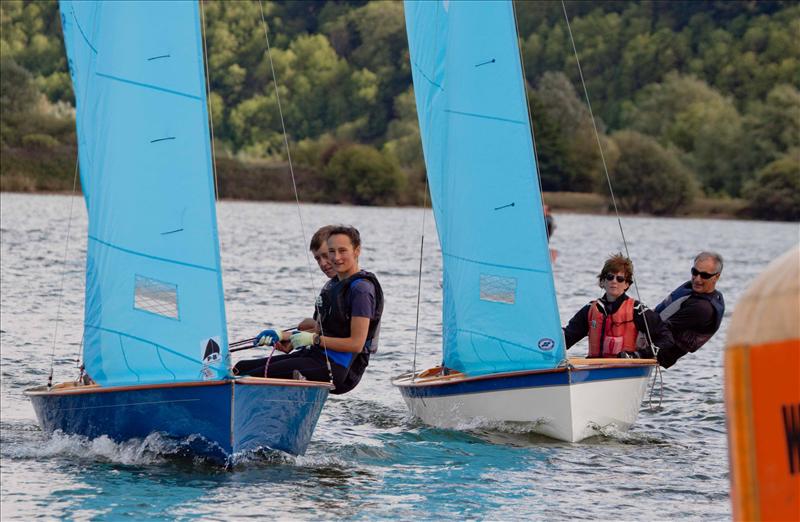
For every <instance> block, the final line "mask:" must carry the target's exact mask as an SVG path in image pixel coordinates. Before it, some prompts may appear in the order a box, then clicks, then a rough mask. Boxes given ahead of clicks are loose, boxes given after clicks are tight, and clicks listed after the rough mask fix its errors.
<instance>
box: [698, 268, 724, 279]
mask: <svg viewBox="0 0 800 522" xmlns="http://www.w3.org/2000/svg"><path fill="white" fill-rule="evenodd" d="M718 274H719V272H715V273H713V274H709V273H708V272H701V271H700V270H698V269H696V268H695V267H692V277H695V276H700V277H701V278H703V279H711V278H712V277H714V276H715V275H718Z"/></svg>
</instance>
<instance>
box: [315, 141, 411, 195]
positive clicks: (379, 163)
mask: <svg viewBox="0 0 800 522" xmlns="http://www.w3.org/2000/svg"><path fill="white" fill-rule="evenodd" d="M324 176H325V179H326V181H327V183H328V185H329V186H330V187H331V190H332V194H334V195H335V196H334V197H336V198H337V199H338V200H339V202H341V203H355V204H356V205H382V204H392V203H395V202H396V200H397V198H398V196H399V193H400V191H401V190H402V189H403V188H404V185H405V178H404V177H403V174H402V172H401V171H400V169H399V167H398V166H397V165H396V164H395V162H394V161H392V159H390V158H387V157H386V156H384V155H383V154H381V153H380V152H378V151H377V150H375V149H374V148H373V147H369V146H367V145H349V146H345V147H341V148H339V149H338V150H337V151H336V152H335V153H334V154H333V156H332V157H331V159H330V161H329V162H328V164H327V165H326V166H325V171H324Z"/></svg>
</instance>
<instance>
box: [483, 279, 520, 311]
mask: <svg viewBox="0 0 800 522" xmlns="http://www.w3.org/2000/svg"><path fill="white" fill-rule="evenodd" d="M480 287H481V300H483V301H493V302H495V303H506V304H514V302H515V301H516V297H517V279H516V278H515V277H503V276H497V275H488V274H481V285H480Z"/></svg>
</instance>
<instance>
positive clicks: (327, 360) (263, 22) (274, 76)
mask: <svg viewBox="0 0 800 522" xmlns="http://www.w3.org/2000/svg"><path fill="white" fill-rule="evenodd" d="M258 8H259V10H260V11H261V25H262V27H263V28H264V40H265V41H266V42H267V57H268V58H269V67H270V70H271V71H272V83H273V85H274V87H275V100H276V102H277V105H278V116H279V117H280V120H281V130H282V132H283V144H284V147H285V148H286V158H287V160H288V162H289V174H291V177H292V190H293V191H294V201H295V205H296V207H297V216H298V218H299V219H300V233H301V241H300V243H301V244H304V243H305V237H306V231H305V224H304V222H303V213H302V211H301V209H300V196H299V195H298V193H297V181H296V179H295V176H294V167H293V166H292V153H291V150H290V148H289V137H288V134H287V133H286V124H285V123H284V119H283V108H282V106H281V96H280V93H279V92H278V76H277V74H276V73H275V65H274V63H273V62H272V47H271V46H270V43H269V32H268V31H267V21H266V19H265V18H264V6H263V5H262V3H261V0H258ZM304 250H305V252H306V267H307V271H308V280H309V282H310V289H311V298H312V300H313V301H314V307H315V308H316V310H317V317H319V318H320V321H318V324H319V330H320V336H324V335H325V331H324V329H323V327H322V313H321V312H322V311H321V310H320V303H318V302H317V299H316V297H317V295H316V294H317V293H316V291H315V288H314V269H313V268H312V266H311V255H310V252H309V250H306V249H304ZM320 344H321V346H322V350H323V352H324V353H325V363H326V364H327V366H328V376H329V377H330V382H331V384H333V370H332V369H331V360H330V358H329V357H328V348H327V346H325V344H324V343H320ZM264 371H265V372H266V368H265V370H264Z"/></svg>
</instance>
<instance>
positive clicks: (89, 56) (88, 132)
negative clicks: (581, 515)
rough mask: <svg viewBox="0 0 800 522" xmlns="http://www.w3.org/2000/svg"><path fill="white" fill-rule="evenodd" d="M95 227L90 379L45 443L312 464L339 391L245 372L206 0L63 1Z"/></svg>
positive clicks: (58, 410)
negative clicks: (226, 248) (120, 445)
mask: <svg viewBox="0 0 800 522" xmlns="http://www.w3.org/2000/svg"><path fill="white" fill-rule="evenodd" d="M60 9H61V16H62V27H63V32H64V40H65V43H66V48H67V56H68V59H69V67H70V72H71V75H72V82H73V87H74V91H75V99H76V121H77V130H78V133H77V135H78V154H79V162H80V174H81V185H82V188H83V192H84V195H85V202H86V208H87V213H88V216H89V231H88V236H89V241H88V247H87V267H86V297H85V321H84V335H83V361H84V365H85V369H86V373H87V374H88V375H89V376H90V377H91V380H92V381H93V382H91V383H89V384H85V383H84V381H83V380H79V381H78V382H75V383H63V384H58V385H55V386H50V385H49V384H48V386H42V387H39V388H34V389H30V390H27V392H26V393H27V395H28V396H29V397H30V399H31V401H32V403H33V407H34V409H35V411H36V415H37V417H38V419H39V423H40V425H41V427H42V429H43V430H45V431H47V432H52V431H55V430H61V431H63V432H65V433H69V434H79V435H83V436H87V437H91V438H94V437H98V436H101V435H105V436H108V437H110V438H112V439H114V440H117V441H122V440H126V439H131V438H142V437H146V436H147V435H149V434H151V433H162V434H164V435H166V436H169V437H177V438H182V439H185V438H187V437H188V438H190V439H192V440H194V441H195V444H194V445H193V447H194V448H198V450H199V451H198V452H199V453H204V454H208V455H209V456H212V457H220V458H222V459H229V458H230V457H231V456H233V455H235V454H237V453H240V452H246V451H250V450H257V449H260V448H269V449H274V450H282V451H285V452H288V453H292V454H302V453H304V452H305V450H306V447H307V446H308V444H309V441H310V439H311V436H312V434H313V432H314V427H315V425H316V423H317V420H318V418H319V415H320V412H321V410H322V407H323V405H324V403H325V401H326V399H327V396H328V392H329V390H330V388H331V385H330V384H329V383H325V382H311V381H294V380H281V379H266V378H264V379H262V378H257V377H247V378H235V377H233V376H232V375H231V372H230V366H231V364H230V350H229V346H228V338H227V330H226V318H225V305H224V299H223V287H222V275H221V263H220V255H219V240H218V235H217V222H216V211H215V191H214V176H213V166H212V157H211V149H210V146H211V139H210V133H209V125H208V121H209V119H208V106H207V96H206V75H205V69H204V60H203V52H202V50H203V44H202V35H201V30H200V12H199V6H198V3H197V2H183V1H171V2H170V1H163V2H116V1H113V2H111V1H110V2H80V1H71V0H61V3H60Z"/></svg>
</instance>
